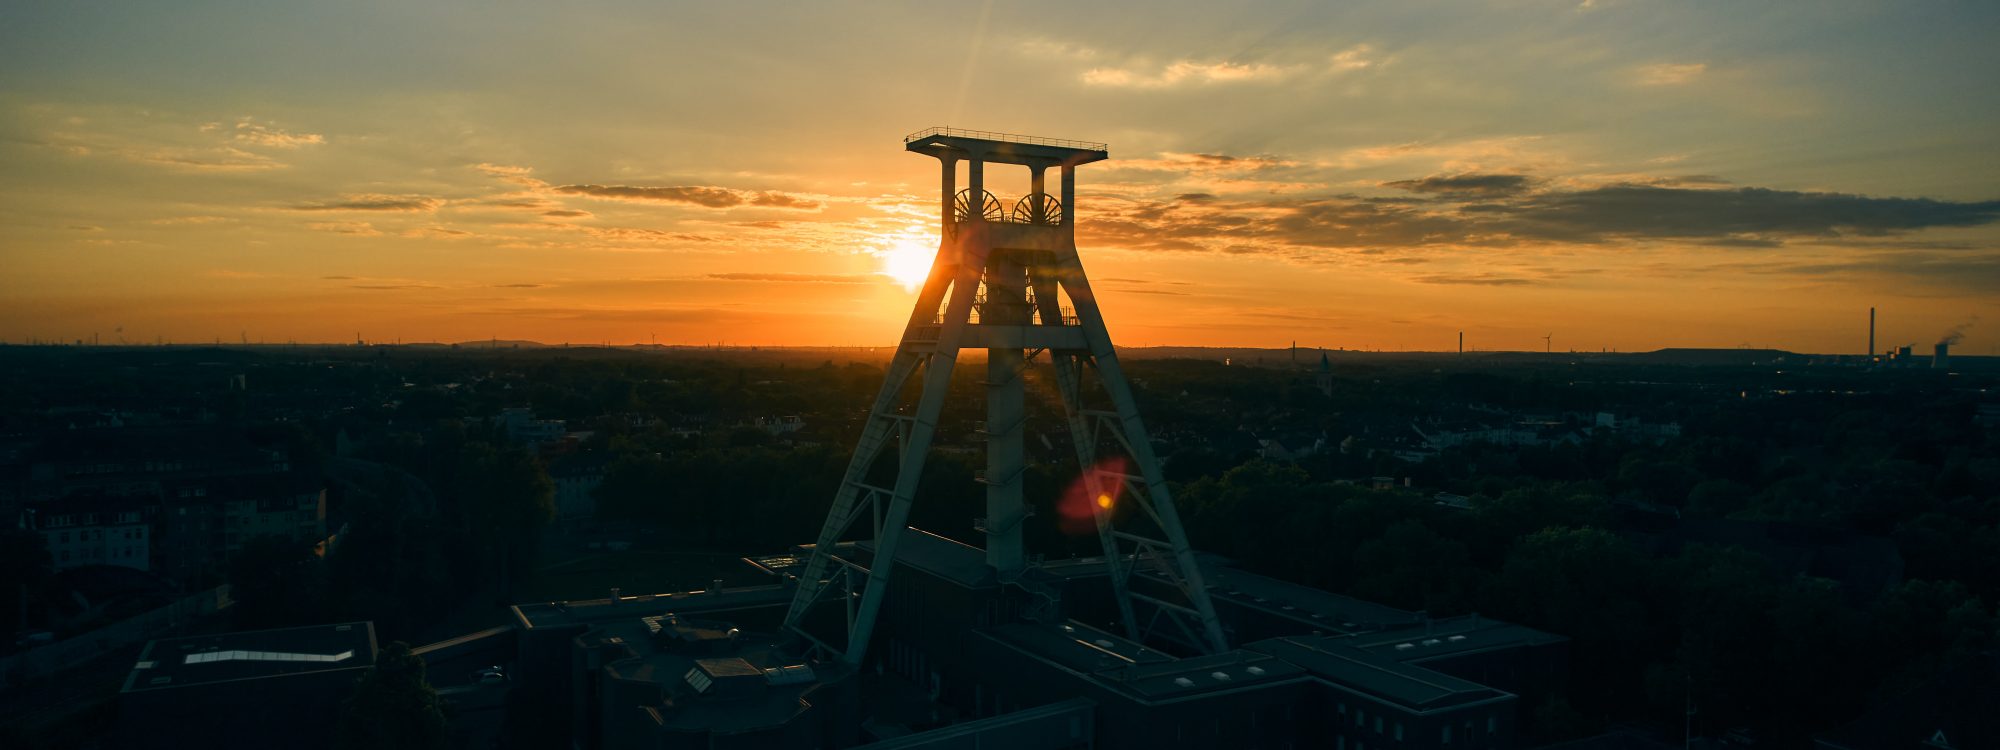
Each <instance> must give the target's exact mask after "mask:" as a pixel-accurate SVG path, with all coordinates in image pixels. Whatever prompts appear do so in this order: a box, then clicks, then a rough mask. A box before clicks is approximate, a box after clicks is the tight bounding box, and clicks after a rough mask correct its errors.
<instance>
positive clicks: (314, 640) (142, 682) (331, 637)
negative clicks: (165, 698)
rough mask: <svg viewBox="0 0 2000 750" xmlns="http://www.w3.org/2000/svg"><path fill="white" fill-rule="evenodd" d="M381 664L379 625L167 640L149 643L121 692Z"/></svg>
mask: <svg viewBox="0 0 2000 750" xmlns="http://www.w3.org/2000/svg"><path fill="white" fill-rule="evenodd" d="M374 664H375V624H374V623H371V622H344V623H336V624H332V625H312V626H308V627H300V628H279V629H276V630H249V631H243V632H239V633H219V634H215V635H197V636H188V637H184V638H165V639H161V640H157V641H152V642H149V643H147V644H146V648H145V650H143V651H141V652H140V653H139V661H138V662H137V663H136V664H134V665H133V666H132V673H131V674H130V675H128V676H127V677H126V678H125V687H124V689H123V690H122V691H121V692H126V693H133V692H139V691H144V690H166V689H172V688H183V687H189V686H193V685H206V684H212V683H217V682H227V681H231V680H252V679H261V678H267V677H282V676H287V675H297V674H307V673H312V672H325V671H330V670H343V669H359V668H363V667H369V666H373V665H374Z"/></svg>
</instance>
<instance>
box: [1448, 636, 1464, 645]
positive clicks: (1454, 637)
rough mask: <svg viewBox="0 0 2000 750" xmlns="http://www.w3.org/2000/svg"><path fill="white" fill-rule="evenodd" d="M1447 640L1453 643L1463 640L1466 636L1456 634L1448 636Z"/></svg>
mask: <svg viewBox="0 0 2000 750" xmlns="http://www.w3.org/2000/svg"><path fill="white" fill-rule="evenodd" d="M1445 640H1448V641H1451V642H1453V643H1457V642H1459V641H1462V640H1465V636H1462V635H1454V636H1452V637H1450V638H1446V639H1445Z"/></svg>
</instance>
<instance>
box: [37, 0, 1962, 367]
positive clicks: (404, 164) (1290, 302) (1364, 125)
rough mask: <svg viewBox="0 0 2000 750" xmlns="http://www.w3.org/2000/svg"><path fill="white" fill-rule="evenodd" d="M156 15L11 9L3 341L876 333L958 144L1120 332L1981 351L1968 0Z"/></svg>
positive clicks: (761, 337)
mask: <svg viewBox="0 0 2000 750" xmlns="http://www.w3.org/2000/svg"><path fill="white" fill-rule="evenodd" d="M22 5H24V6H25V5H30V4H22ZM172 5H173V7H156V6H155V5H153V4H135V5H133V6H132V7H128V8H123V9H120V10H117V11H116V12H110V11H101V10H90V9H84V8H79V7H78V6H73V5H67V4H33V5H32V7H10V8H8V9H6V10H4V11H0V252H4V253H5V256H4V258H5V261H6V264H7V272H6V273H5V274H0V340H4V341H6V342H8V343H19V342H22V341H25V340H29V339H31V338H32V339H41V340H76V339H89V338H91V337H93V336H95V337H96V338H97V339H98V340H99V341H102V342H105V343H115V342H116V341H118V340H124V341H129V342H134V343H140V342H144V343H150V342H153V341H155V340H169V341H183V342H189V341H210V340H215V339H221V340H224V341H234V340H237V339H239V337H240V338H246V339H248V340H250V341H253V342H254V341H267V342H282V341H301V342H309V341H352V340H353V339H354V338H355V337H356V336H357V335H359V336H361V337H363V338H365V339H368V340H371V341H390V340H397V339H401V340H404V341H427V340H428V341H466V340H481V339H487V338H492V337H498V338H512V339H535V340H541V341H546V342H551V343H554V342H565V341H566V342H598V341H608V342H613V343H631V342H645V341H649V340H657V341H659V342H660V343H691V344H692V343H714V342H718V341H722V342H728V343H732V344H746V345H753V344H762V345H770V344H833V345H883V344H888V343H892V342H893V341H894V340H895V338H896V331H897V328H898V327H899V326H900V325H901V323H902V320H903V319H904V317H905V316H906V315H907V311H908V305H909V304H910V301H911V294H910V293H909V291H908V290H907V289H906V288H905V287H904V286H903V285H902V284H901V283H899V281H898V280H897V279H896V278H895V277H894V274H893V271H895V270H896V269H898V268H905V267H907V266H909V265H910V263H911V262H912V261H911V255H912V254H914V255H916V256H918V261H917V262H921V255H922V254H923V253H924V252H927V251H928V249H929V248H932V247H934V243H935V235H934V232H935V227H934V226H932V222H934V211H933V209H932V206H931V201H932V200H934V194H935V187H934V185H935V180H936V175H935V174H934V170H935V162H934V161H932V160H930V159H928V158H924V157H919V156H915V155H911V154H907V153H904V152H903V151H902V150H901V145H900V139H901V136H902V135H904V134H905V133H907V132H910V131H914V130H918V129H922V128H926V127H929V126H932V125H944V124H951V125H958V126H964V127H977V128H986V129H994V130H1004V131H1009V132H1026V133H1033V134H1038V135H1046V136H1054V137H1066V138H1081V139H1089V140H1101V141H1107V142H1109V143H1110V144H1111V154H1112V160H1111V161H1108V162H1103V163H1100V164H1094V165H1090V166H1087V167H1084V168H1083V169H1082V170H1081V173H1080V183H1081V187H1080V197H1079V201H1078V205H1077V206H1076V211H1077V214H1078V218H1079V242H1080V245H1081V246H1082V249H1083V252H1084V258H1085V264H1086V267H1087V268H1088V270H1089V272H1090V274H1091V276H1092V278H1093V279H1094V280H1095V282H1096V285H1097V286H1098V288H1099V290H1100V295H1101V297H1102V303H1103V305H1104V307H1105V311H1106V314H1107V317H1108V319H1109V322H1110V324H1111V326H1112V333H1113V336H1114V338H1115V339H1116V340H1117V341H1118V342H1119V343H1121V344H1124V345H1128V346H1140V345H1169V344H1173V345H1242V346H1272V347H1275V346H1284V345H1287V344H1288V343H1290V342H1291V341H1294V340H1296V341H1298V342H1299V343H1300V344H1301V345H1311V346H1327V347H1347V348H1360V349H1375V348H1381V349H1429V350H1443V349H1449V348H1451V347H1453V346H1454V345H1455V343H1456V338H1455V336H1456V333H1457V332H1458V331H1460V330H1463V331H1465V333H1466V342H1467V345H1468V347H1470V348H1477V349H1540V348H1541V346H1542V341H1541V336H1542V335H1544V334H1553V335H1554V342H1555V346H1556V347H1557V348H1558V349H1565V348H1575V349H1583V350H1593V351H1594V350H1598V349H1600V348H1617V349H1620V350H1626V351H1630V350H1642V349H1652V348H1658V347H1665V346H1717V347H1734V346H1739V345H1743V344H1750V345H1753V346H1770V347H1778V348H1787V349H1793V350H1801V351H1826V352H1833V351H1840V352H1846V351H1859V349H1860V348H1861V347H1862V346H1863V345H1864V343H1865V340H1866V329H1865V325H1866V320H1867V308H1868V307H1869V306H1870V305H1876V306H1878V307H1880V308H1881V334H1880V336H1879V340H1880V341H1881V343H1882V345H1883V346H1888V345H1893V344H1903V343H1913V344H1917V345H1919V346H1920V347H1927V346H1928V344H1929V343H1930V342H1931V341H1934V340H1936V339H1937V337H1939V336H1940V335H1942V334H1943V333H1945V332H1946V331H1948V330H1950V329H1953V328H1954V327H1958V326H1964V331H1965V336H1966V338H1965V341H1964V342H1963V344H1961V346H1960V349H1959V351H1961V352H1964V353H1969V354H1993V353H2000V352H1996V347H2000V334H1996V327H1995V323H1996V322H2000V303H1996V301H1995V300H1996V299H2000V295H1996V294H1994V291H1995V290H1996V289H2000V230H1996V227H1995V222H1996V221H2000V202H1996V198H2000V185H1996V178H1995V175H1996V174H2000V169H1996V167H2000V162H1996V159H2000V157H1996V156H1995V155H1996V154H2000V136H1997V135H1996V134H1995V131H1994V130H1993V129H1992V128H1991V127H1990V125H1991V123H1992V122H1995V121H2000V101H1997V100H1996V99H2000V97H1996V94H1995V91H1996V90H1995V88H1994V87H1993V86H1991V85H1990V79H1991V71H1993V70H1996V69H2000V53H1996V52H1995V50H1994V45H1991V44H1990V43H1988V42H1990V39H1988V38H1987V36H1988V35H1987V33H1986V32H1985V30H1989V29H1991V28H1993V27H1994V24H1993V22H1994V21H1995V20H1996V19H1995V18H1994V11H1993V10H1991V9H1989V8H1987V7H1986V6H1976V7H1975V6H1952V7H1951V8H1950V9H1949V10H1945V9H1936V10H1933V11H1931V12H1928V13H1919V14H1912V13H1906V12H1900V11H1899V10H1898V9H1897V6H1896V5H1895V4H1893V3H1886V2H1885V3H1869V2H1841V3H1826V4H1810V6H1809V7H1808V6H1795V7H1790V8H1785V9H1776V8H1761V7H1760V8H1750V9H1742V8H1713V7H1711V8H1696V7H1687V6H1686V5H1685V4H1672V3H1643V2H1586V3H1577V2H1498V1H1496V2H1492V3H1449V4H1438V5H1432V4H1428V3H1421V2H1415V3H1379V4H1377V3H1359V4H1354V5H1353V6H1352V7H1341V8H1337V9H1336V8H1329V7H1326V6H1325V5H1324V4H1322V3H1295V4H1288V3H1269V4H1265V5H1264V6H1262V7H1258V8H1248V7H1243V6H1238V5H1228V4H1225V5H1216V4H1200V5H1196V4H1188V5H1186V6H1184V7H1183V6H1177V5H1172V4H1161V5H1150V6H1148V12H1147V13H1146V14H1143V15H1144V17H1143V18H1139V17H1135V16H1134V15H1133V14H1132V13H1131V12H1130V11H1129V9H1127V10H1125V11H1119V10H1117V9H1114V8H1097V7H1089V8H1077V7H1073V5H1061V4H1058V5H1048V6H1035V5H1023V4H1000V3H994V4H991V5H989V6H986V7H983V8H982V7H980V6H977V5H973V6H970V7H963V8H961V7H957V6H954V7H953V8H951V9H948V10H940V9H938V8H935V7H933V6H910V7H908V8H901V9H898V8H873V7H871V8H868V9H860V8H833V7H807V8H798V7H789V6H778V7H774V8H760V7H752V6H747V5H737V4H728V5H725V6H716V5H678V4H664V5H644V6H632V5H626V4H622V3H611V2H604V3H584V4H575V5H567V4H566V5H564V6H563V7H562V8H526V9H519V8H516V9H508V10H505V11H499V10H494V9H491V8H488V7H487V6H483V5H481V6H472V5H466V6H464V7H460V6H459V5H457V4H454V3H439V4H424V5H423V6H422V7H415V8H400V7H385V8H376V9H373V10H365V11H364V10H357V9H352V8H334V7H325V6H324V4H298V5H287V4H282V3H280V4H271V5H270V6H269V7H258V8H254V9H249V10H246V9H244V8H242V7H240V6H235V5H230V6H224V5H221V4H214V5H211V4H209V3H203V2H196V3H188V4H172ZM93 7H94V6H93ZM919 8H921V9H923V12H921V13H918V12H916V9H919ZM940 13H942V14H943V15H939V14H940ZM1051 18H1060V19H1064V20H1065V21H1067V22H1068V23H1058V24H1050V23H1049V22H1048V19H1051ZM989 179H990V180H992V187H993V190H994V192H996V193H998V194H1000V195H1001V198H1002V200H1003V201H1007V202H1009V203H1011V201H1012V200H1013V198H1014V197H1017V196H1018V195H1019V194H1020V193H1021V192H1023V191H1024V190H1025V185H1026V175H1025V172H1024V171H1023V172H1022V173H1021V174H1018V175H1017V174H1012V173H1008V172H1001V173H999V174H996V175H995V176H994V177H992V178H989ZM1967 324H1969V325H1967Z"/></svg>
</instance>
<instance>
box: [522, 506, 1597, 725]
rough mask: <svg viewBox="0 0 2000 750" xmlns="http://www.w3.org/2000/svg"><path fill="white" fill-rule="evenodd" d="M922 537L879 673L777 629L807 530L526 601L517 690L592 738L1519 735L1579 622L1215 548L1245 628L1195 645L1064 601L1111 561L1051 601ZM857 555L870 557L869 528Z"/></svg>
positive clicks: (877, 664)
mask: <svg viewBox="0 0 2000 750" xmlns="http://www.w3.org/2000/svg"><path fill="white" fill-rule="evenodd" d="M904 542H905V545H906V546H905V547H904V548H903V550H904V551H903V553H902V554H901V555H899V560H898V562H897V563H896V564H897V565H899V566H900V567H901V570H899V571H898V573H897V574H896V576H895V577H894V578H892V579H891V580H893V581H895V582H896V583H895V584H894V585H896V586H897V590H896V591H895V592H893V595H892V596H891V597H889V599H888V605H889V606H888V607H887V608H886V609H885V612H884V618H883V620H882V627H881V628H879V629H878V630H877V631H876V637H877V639H878V640H877V643H876V646H877V648H876V650H875V653H876V654H877V656H876V657H875V659H874V660H872V661H871V662H870V663H867V664H865V665H863V666H862V668H860V669H858V670H857V669H853V668H850V667H848V666H847V665H845V664H843V663H841V662H840V661H838V660H812V659H809V658H807V657H806V656H805V653H806V652H807V651H808V650H809V649H806V648H802V647H801V646H800V643H799V641H798V639H796V638H785V637H783V635H782V634H781V632H780V630H779V628H778V624H779V622H780V621H781V618H782V617H783V615H784V607H785V604H786V602H788V601H789V599H790V589H791V588H792V580H791V578H790V576H791V575H793V574H795V573H796V572H797V571H798V570H799V566H800V558H801V557H802V556H803V555H804V554H806V553H807V552H809V551H810V550H808V549H806V548H804V547H801V548H798V549H795V550H793V551H792V553H791V554H787V555H776V556H770V557H764V558H757V559H754V560H751V561H750V562H751V564H753V565H756V566H758V567H759V568H761V569H763V570H765V571H766V572H768V573H770V574H772V575H773V576H775V577H777V578H778V580H779V581H780V583H777V584H772V585H766V586H751V587H741V588H732V589H716V590H712V591H697V592H686V593H676V594H669V595H659V596H617V597H616V598H605V599H595V600H587V601H568V602H550V603H540V604H522V605H518V606H516V607H515V608H514V611H515V613H516V619H517V627H518V628H519V629H520V633H521V636H520V648H521V654H520V660H519V662H518V667H517V668H518V675H519V677H520V679H521V685H522V688H521V689H523V690H527V691H531V693H532V695H533V696H534V698H533V699H532V700H527V701H521V702H519V703H516V704H515V705H517V706H521V705H529V706H535V707H537V711H538V712H546V714H547V715H549V716H554V717H557V721H558V723H559V724H560V729H559V731H560V732H562V733H563V734H565V735H566V736H569V737H571V738H572V739H573V741H574V742H575V743H576V746H577V747H581V748H737V747H773V746H777V747H847V746H864V747H882V748H892V747H894V748H905V747H907V748H919V747H921V748H957V747H968V748H969V747H975V746H980V747H1021V748H1068V747H1104V748H1125V747H1132V748H1138V747H1270V748H1285V747H1295V748H1307V747H1334V748H1354V749H1356V750H1360V749H1361V748H1370V747H1379V748H1507V747H1516V746H1517V743H1516V741H1515V738H1516V736H1517V732H1518V730H1519V722H1520V720H1521V719H1522V717H1523V715H1524V714H1526V713H1529V712H1531V711H1532V709H1533V706H1534V705H1536V703H1538V702H1539V701H1540V700H1541V699H1542V698H1544V697H1546V696H1549V695H1554V694H1556V693H1557V692H1558V691H1559V690H1560V689H1561V679H1562V675H1563V674H1564V672H1565V671H1566V669H1567V663H1566V654H1567V639H1566V638H1563V637H1561V636H1555V635H1550V634H1548V633H1543V632H1540V631H1536V630H1533V629H1529V628H1524V627H1521V626H1518V625H1513V624H1509V623H1505V622H1500V621H1496V620H1492V619H1490V618H1481V617H1478V616H1467V617H1456V618H1443V619H1430V618H1426V617H1424V616H1423V615H1421V614H1419V613H1412V612H1406V611H1403V610H1398V609H1395V608H1392V607H1385V606H1382V605H1379V604H1373V603H1370V602H1365V601H1361V600H1357V599H1352V598H1349V597H1344V596H1339V595H1335V594H1329V593H1327V592H1323V591H1319V590H1316V589H1312V588H1309V587H1304V586H1298V585H1295V584H1290V583H1286V582H1283V581H1279V580H1276V579H1272V578H1269V577H1266V576H1261V575H1257V574H1254V573H1249V572H1246V571H1242V570H1237V569H1235V568H1233V567H1231V566H1230V565H1229V564H1228V563H1227V561H1225V560H1222V559H1220V558H1216V557H1213V556H1207V555H1203V556H1201V563H1202V565H1203V566H1204V568H1205V569H1206V570H1208V571H1209V572H1210V573H1211V580H1214V581H1215V584H1214V585H1215V588H1214V590H1213V592H1214V594H1215V602H1216V611H1217V614H1218V615H1219V616H1220V618H1221V622H1222V624H1223V626H1224V629H1225V631H1226V632H1227V633H1229V634H1230V635H1231V637H1232V638H1233V639H1235V640H1236V641H1238V642H1241V643H1242V645H1241V646H1239V647H1237V648H1235V649H1232V650H1229V651H1225V652H1222V653H1219V654H1210V655H1181V654H1184V653H1185V649H1184V648H1182V647H1179V646H1177V645H1175V644H1172V643H1160V644H1156V645H1147V644H1143V643H1139V642H1135V641H1133V640H1130V639H1127V638H1125V637H1123V636H1120V635H1117V634H1115V633H1113V632H1111V631H1110V630H1107V629H1105V628H1104V627H1100V626H1102V625H1109V624H1110V623H1108V622H1106V621H1105V620H1104V619H1103V614H1104V613H1102V612H1091V611H1089V610H1087V609H1078V610H1077V611H1075V612H1070V611H1067V610H1066V608H1063V607H1062V605H1061V602H1062V601H1071V600H1076V601H1090V600H1096V601H1102V600H1103V591H1102V589H1103V588H1104V587H1106V586H1108V583H1107V581H1105V577H1106V568H1105V566H1104V565H1103V561H1102V560H1100V559H1094V558H1086V559H1078V560H1065V561H1059V562H1049V563H1044V564H1042V565H1040V566H1038V567H1036V568H1034V569H1033V570H1035V571H1036V573H1035V575H1036V576H1038V577H1043V579H1044V582H1045V583H1047V584H1049V586H1048V588H1049V589H1053V590H1057V591H1060V592H1062V595H1061V601H1058V602H1057V603H1056V609H1055V610H1046V609H1043V608H1042V605H1038V602H1037V601H1036V599H1037V598H1038V597H1036V596H1035V595H1033V594H1031V593H1030V591H1029V589H1027V588H1024V587H1021V586H1018V585H1014V584H1002V583H1000V582H999V581H998V580H997V578H996V577H995V576H994V575H993V573H992V569H991V568H989V567H987V566H986V563H985V560H984V555H983V553H982V551H981V550H979V549H978V548H976V547H972V546H969V545H965V544H960V543H958V542H955V541H951V540H949V539H945V538H943V537H939V536H936V535H934V534H930V533H928V532H924V531H921V530H918V529H910V530H908V531H907V532H906V536H905V539H904ZM839 554H841V555H843V556H846V557H851V558H852V559H853V561H855V562H858V563H861V564H867V563H870V562H872V559H873V558H872V556H871V554H870V550H869V549H867V546H866V545H863V544H844V545H842V548H841V550H840V552H839ZM1135 583H1137V584H1138V585H1141V586H1143V585H1147V584H1148V582H1147V581H1144V580H1141V581H1136V582H1135ZM1153 583H1157V582H1153ZM1031 611H1032V612H1045V613H1046V614H1045V615H1044V616H1042V617H1030V616H1028V615H1027V613H1029V612H1031Z"/></svg>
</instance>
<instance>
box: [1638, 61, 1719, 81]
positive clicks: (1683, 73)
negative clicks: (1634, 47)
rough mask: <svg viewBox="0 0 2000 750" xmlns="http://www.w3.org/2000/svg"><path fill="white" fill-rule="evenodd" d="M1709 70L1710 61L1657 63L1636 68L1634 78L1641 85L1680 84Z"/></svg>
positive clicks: (1693, 79) (1692, 79)
mask: <svg viewBox="0 0 2000 750" xmlns="http://www.w3.org/2000/svg"><path fill="white" fill-rule="evenodd" d="M1707 72H1708V63H1657V64H1653V65H1642V66H1640V67H1639V68H1638V69H1636V70H1634V71H1633V80H1634V81H1636V82H1637V83H1638V84H1639V85H1641V86H1680V85H1684V84H1688V83H1693V82H1694V81H1695V79H1697V78H1700V77H1701V76H1702V74H1704V73H1707Z"/></svg>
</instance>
